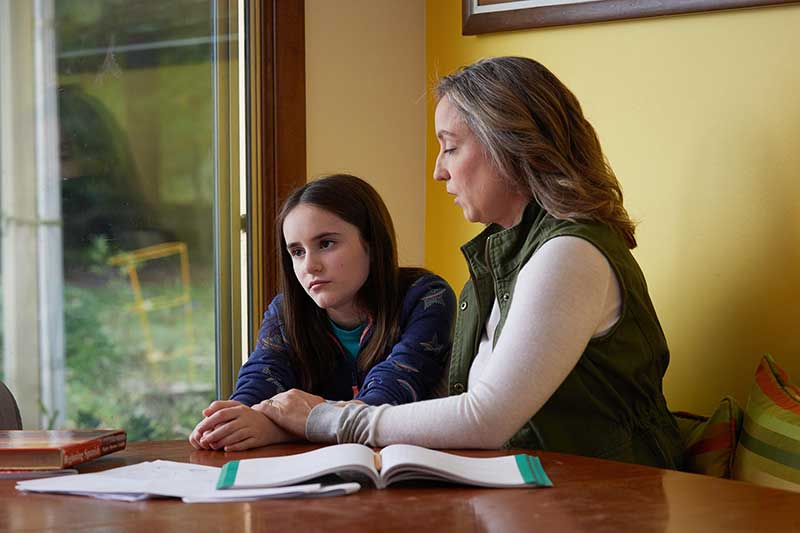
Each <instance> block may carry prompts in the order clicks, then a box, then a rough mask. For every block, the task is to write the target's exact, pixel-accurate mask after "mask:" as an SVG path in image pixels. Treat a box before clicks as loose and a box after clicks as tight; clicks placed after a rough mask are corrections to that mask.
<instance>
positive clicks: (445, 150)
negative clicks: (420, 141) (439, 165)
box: [442, 148, 456, 154]
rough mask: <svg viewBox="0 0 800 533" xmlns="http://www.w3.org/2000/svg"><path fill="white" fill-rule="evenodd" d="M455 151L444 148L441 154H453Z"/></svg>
mask: <svg viewBox="0 0 800 533" xmlns="http://www.w3.org/2000/svg"><path fill="white" fill-rule="evenodd" d="M455 151H456V149H455V148H445V149H444V150H442V153H443V154H450V153H453V152H455Z"/></svg>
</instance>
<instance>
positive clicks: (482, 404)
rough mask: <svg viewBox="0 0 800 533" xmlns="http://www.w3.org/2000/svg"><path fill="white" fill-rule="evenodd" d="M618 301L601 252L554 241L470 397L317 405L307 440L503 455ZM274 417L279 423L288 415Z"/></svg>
mask: <svg viewBox="0 0 800 533" xmlns="http://www.w3.org/2000/svg"><path fill="white" fill-rule="evenodd" d="M619 298H620V296H619V289H618V286H617V280H616V277H615V276H614V274H613V271H612V270H611V266H610V265H609V263H608V261H607V260H606V258H605V257H604V256H603V254H602V253H601V252H600V251H599V250H598V249H597V248H595V247H594V246H593V245H592V244H590V243H589V242H587V241H585V240H583V239H580V238H576V237H558V238H555V239H552V240H551V241H549V242H547V243H546V244H545V245H544V246H542V248H540V249H539V250H538V251H537V252H536V254H534V256H533V257H532V258H531V259H530V260H529V261H528V263H527V264H526V265H525V266H524V267H523V268H522V270H521V272H520V274H519V277H518V279H517V284H516V287H515V291H514V299H513V301H512V303H511V309H510V310H509V314H508V317H507V319H506V322H505V326H504V329H503V332H502V334H501V336H500V339H499V340H498V342H497V345H496V346H495V349H494V351H493V352H492V353H491V355H490V357H489V360H488V362H487V363H486V365H485V367H484V370H483V373H482V375H481V376H479V377H478V379H477V381H474V380H471V386H470V389H469V390H468V391H467V392H465V393H464V394H461V395H459V396H450V397H447V398H442V399H436V400H429V401H424V402H417V403H412V404H407V405H401V406H394V407H392V406H379V407H369V406H363V405H348V406H345V407H337V406H335V405H330V404H319V405H317V406H316V407H314V408H313V410H312V411H311V414H310V416H309V417H308V420H307V423H306V425H305V431H306V436H307V437H308V438H309V439H310V440H313V441H324V442H331V441H336V440H338V441H339V442H362V443H365V444H369V445H373V446H386V445H389V444H392V443H398V442H403V443H409V444H418V445H422V446H429V447H433V448H499V447H501V446H502V445H503V444H504V443H505V442H506V441H507V440H508V439H509V438H510V437H511V436H512V435H513V434H514V433H515V432H516V431H517V430H518V429H519V428H520V427H521V426H522V425H523V424H524V423H525V421H526V420H528V419H529V418H530V417H531V416H533V415H534V414H535V413H536V412H537V411H538V410H539V409H540V408H541V406H542V405H544V403H545V402H546V401H547V399H548V398H549V397H550V396H551V395H552V394H553V392H555V390H556V389H557V388H558V386H559V385H560V384H561V383H562V382H563V381H564V379H565V378H566V376H567V374H569V372H570V371H571V370H572V368H573V367H574V366H575V364H576V363H577V361H578V360H579V358H580V356H581V354H582V353H583V351H584V349H585V348H586V345H587V343H588V342H589V340H590V339H591V338H592V336H593V335H594V334H595V333H596V332H598V331H599V330H602V329H603V328H604V327H606V326H607V315H608V309H614V308H618V307H619ZM473 383H474V384H473ZM281 411H283V412H290V411H291V409H290V408H288V407H284V409H281ZM275 412H278V409H276V410H275ZM267 414H268V415H269V416H270V417H271V418H273V420H275V421H276V422H278V423H279V424H281V420H280V416H274V417H273V414H271V411H267Z"/></svg>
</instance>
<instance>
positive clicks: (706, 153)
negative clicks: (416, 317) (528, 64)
mask: <svg viewBox="0 0 800 533" xmlns="http://www.w3.org/2000/svg"><path fill="white" fill-rule="evenodd" d="M460 6H461V0H429V1H428V2H427V13H426V17H427V18H426V25H427V29H426V37H427V45H426V53H427V59H426V61H427V68H428V75H429V78H434V77H435V75H436V73H437V72H438V73H448V72H450V71H451V70H453V69H454V68H456V67H458V66H460V65H462V64H467V63H471V62H472V61H474V60H476V59H479V58H481V57H485V56H494V55H525V56H529V57H533V58H535V59H537V60H539V61H541V62H542V63H544V64H545V65H546V66H548V68H550V69H551V70H552V71H553V72H555V73H556V75H557V76H559V77H560V78H561V79H562V81H564V82H565V83H566V84H567V86H568V87H570V88H571V89H572V90H573V92H574V93H575V94H576V95H577V97H578V99H579V100H580V101H581V102H582V104H583V106H584V111H585V113H586V115H587V116H588V118H589V120H590V121H591V122H592V123H593V124H594V126H595V128H596V130H597V132H598V134H599V136H600V140H601V142H602V143H603V146H604V148H605V152H606V155H607V156H608V158H609V160H610V162H611V165H612V167H613V168H614V169H615V171H616V173H617V176H618V177H619V179H620V181H621V182H622V186H623V189H624V193H625V204H626V206H627V208H628V210H629V212H630V213H631V214H632V216H633V217H634V218H635V219H636V220H637V221H638V222H639V223H640V224H639V228H638V233H637V237H638V239H639V243H640V244H639V247H638V248H637V249H636V250H635V254H636V257H637V259H638V260H639V262H640V263H641V265H642V268H643V270H644V272H645V275H646V276H647V279H648V282H649V285H650V290H651V295H652V297H653V301H654V303H655V306H656V309H657V310H658V313H659V317H660V319H661V323H662V325H663V327H664V329H665V331H666V333H667V338H668V340H669V343H670V347H671V351H672V363H671V365H670V368H669V371H668V372H667V377H666V380H665V390H666V394H667V398H668V400H669V401H670V405H671V407H672V408H673V409H686V410H693V411H697V412H709V411H710V410H711V409H712V408H713V406H714V405H715V403H716V401H717V400H718V399H719V398H720V397H721V396H722V395H724V394H732V395H734V396H735V397H736V398H737V399H738V400H739V401H740V402H744V401H746V399H747V396H748V394H749V387H750V384H751V382H752V375H753V372H754V370H755V367H756V364H757V361H758V359H759V357H760V355H761V354H762V353H763V352H770V353H772V354H773V356H774V357H775V358H776V359H777V361H778V362H779V363H780V364H782V365H783V366H784V368H785V369H786V371H787V372H788V373H789V374H790V375H791V376H792V377H793V378H796V379H797V378H800V143H799V142H798V141H800V61H798V58H797V53H798V50H800V32H798V31H797V29H798V28H800V6H798V5H794V6H779V7H766V8H756V9H748V10H738V11H727V12H716V13H701V14H695V15H682V16H675V17H665V18H658V19H644V20H628V21H619V22H611V23H603V24H591V25H577V26H565V27H561V28H551V29H540V30H524V31H517V32H507V33H501V34H491V35H482V36H474V37H463V36H461V28H460V25H461V9H460ZM432 109H433V107H432V104H430V103H429V112H428V156H427V175H428V176H430V175H431V174H432V171H433V163H434V159H435V154H436V151H437V149H438V147H437V144H436V140H435V138H434V135H433V128H432V121H433V119H432V116H433V111H432ZM426 217H427V223H426V259H427V262H426V264H427V266H428V267H429V268H431V269H433V270H435V271H437V272H440V273H442V274H443V275H445V276H446V277H447V278H448V279H449V280H450V281H451V283H453V285H454V286H457V287H459V288H460V287H461V285H462V284H463V282H464V280H465V279H466V276H467V273H466V268H465V266H464V264H463V260H462V258H461V256H460V253H459V252H458V250H457V245H458V244H460V243H461V242H464V241H465V240H467V239H469V238H470V237H471V236H472V235H474V234H475V233H476V232H477V231H478V230H479V228H478V227H476V226H474V225H470V224H468V223H466V222H465V221H464V220H463V218H462V215H461V212H460V210H459V209H457V208H456V207H455V206H454V205H453V203H452V198H451V197H449V196H447V195H446V193H445V191H444V186H443V185H441V184H439V183H434V182H433V181H432V180H431V179H429V180H428V185H427V210H426Z"/></svg>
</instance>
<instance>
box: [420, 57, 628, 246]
mask: <svg viewBox="0 0 800 533" xmlns="http://www.w3.org/2000/svg"><path fill="white" fill-rule="evenodd" d="M436 93H437V97H438V98H439V99H442V98H448V99H449V101H450V103H451V104H453V105H454V106H455V107H456V109H458V112H459V114H460V115H461V118H462V119H463V120H464V121H465V123H466V124H467V126H468V127H469V128H470V130H472V132H473V133H474V134H475V135H476V136H477V137H478V140H479V141H480V143H481V145H482V146H483V148H484V150H485V151H486V154H487V156H488V157H489V159H490V160H491V162H492V163H493V164H494V166H495V168H497V169H498V170H499V172H500V175H501V176H504V177H505V178H506V179H509V180H511V181H512V182H513V183H514V184H515V186H516V187H518V188H519V189H520V190H522V191H524V192H525V193H526V194H530V195H531V196H532V197H533V198H534V199H535V200H536V201H537V202H538V203H539V205H541V206H542V207H543V208H544V209H545V210H546V211H547V212H548V213H550V214H551V215H552V216H554V217H555V218H559V219H567V220H592V221H597V222H601V223H604V224H607V225H609V226H611V227H612V228H614V229H615V230H616V231H617V232H618V233H619V234H620V235H621V236H622V237H623V238H624V239H625V241H626V243H627V244H628V247H629V248H635V247H636V238H635V237H634V233H635V225H634V223H633V222H632V221H631V219H630V217H629V216H628V212H627V211H626V210H625V208H624V207H623V205H622V189H621V187H620V185H619V181H617V177H616V176H615V175H614V171H613V170H611V167H610V166H609V165H608V162H607V161H606V159H605V157H604V156H603V150H602V148H601V147H600V141H599V140H598V139H597V134H596V133H595V131H594V128H592V125H591V124H589V121H587V120H586V118H585V117H584V116H583V111H582V110H581V105H580V103H579V102H578V99H577V98H575V95H573V94H572V92H570V90H569V89H567V87H566V86H565V85H564V84H563V83H561V81H560V80H559V79H558V78H556V76H555V75H554V74H553V73H552V72H550V71H549V70H548V69H547V68H546V67H544V66H543V65H541V64H540V63H538V62H536V61H534V60H532V59H529V58H526V57H493V58H488V59H484V60H481V61H478V62H477V63H473V64H472V65H468V66H466V67H462V68H461V69H459V70H458V71H456V72H455V73H453V74H451V75H449V76H445V77H444V78H442V79H441V80H440V81H439V84H438V86H437V87H436Z"/></svg>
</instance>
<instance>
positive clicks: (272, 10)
mask: <svg viewBox="0 0 800 533" xmlns="http://www.w3.org/2000/svg"><path fill="white" fill-rule="evenodd" d="M247 9H248V11H247V13H246V22H245V24H246V26H247V28H248V31H249V43H248V46H247V57H246V62H245V63H246V81H245V84H246V87H247V100H248V105H249V108H248V112H247V119H248V124H247V132H248V140H247V164H248V169H247V175H248V180H249V186H248V198H247V203H248V205H247V213H248V217H247V219H246V227H247V234H248V256H249V258H248V279H249V282H250V288H249V291H248V311H249V312H248V314H249V331H248V347H249V349H250V350H252V349H253V347H254V345H255V341H256V337H257V334H258V330H259V326H260V324H261V319H262V316H263V313H264V311H265V310H266V308H267V306H268V305H269V302H270V301H271V299H272V298H273V297H274V296H275V294H277V292H278V264H277V254H276V245H277V244H276V242H275V231H274V226H275V219H276V217H277V215H278V211H279V209H280V207H281V203H282V202H283V200H284V199H285V198H286V196H287V195H288V193H289V192H290V191H291V190H292V189H294V188H296V187H298V186H300V185H302V184H304V183H305V181H306V102H305V2H304V1H303V0H265V1H263V2H248V7H247Z"/></svg>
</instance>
